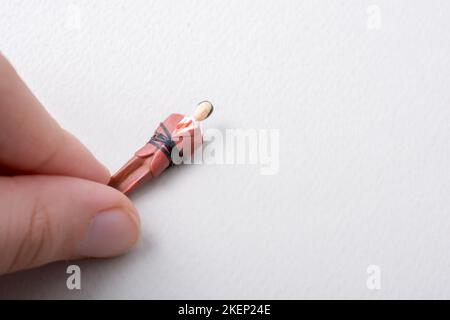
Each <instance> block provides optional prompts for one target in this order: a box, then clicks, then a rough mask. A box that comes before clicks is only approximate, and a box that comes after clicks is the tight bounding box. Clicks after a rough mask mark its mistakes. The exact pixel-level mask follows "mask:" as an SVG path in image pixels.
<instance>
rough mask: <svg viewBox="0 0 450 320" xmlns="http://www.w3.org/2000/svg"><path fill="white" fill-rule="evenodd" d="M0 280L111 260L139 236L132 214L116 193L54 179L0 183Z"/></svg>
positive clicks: (76, 180)
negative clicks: (62, 263) (86, 260)
mask: <svg viewBox="0 0 450 320" xmlns="http://www.w3.org/2000/svg"><path fill="white" fill-rule="evenodd" d="M0 190H1V192H0V253H1V254H0V274H2V273H7V272H12V271H17V270H21V269H27V268H32V267H36V266H40V265H44V264H47V263H49V262H52V261H57V260H71V259H76V258H82V257H110V256H115V255H118V254H121V253H123V252H125V251H127V250H128V249H129V248H130V247H132V246H133V244H134V243H135V242H136V240H137V238H138V235H139V218H138V215H137V213H136V210H135V208H134V207H133V205H132V204H131V202H130V201H129V200H128V198H127V197H125V196H124V195H123V194H122V193H120V192H118V191H117V190H115V189H113V188H111V187H108V186H105V185H102V184H99V183H96V182H92V181H88V180H82V179H79V178H69V177H59V176H39V175H35V176H19V177H2V178H0Z"/></svg>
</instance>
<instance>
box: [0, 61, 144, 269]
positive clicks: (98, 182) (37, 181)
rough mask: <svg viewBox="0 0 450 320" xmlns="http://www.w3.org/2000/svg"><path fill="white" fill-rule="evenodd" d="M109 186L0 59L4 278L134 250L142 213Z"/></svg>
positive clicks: (0, 262)
mask: <svg viewBox="0 0 450 320" xmlns="http://www.w3.org/2000/svg"><path fill="white" fill-rule="evenodd" d="M108 180H109V173H108V170H107V169H106V168H105V167H103V166H102V165H101V164H100V163H99V162H98V161H97V160H96V159H95V158H94V156H92V154H91V153H90V152H89V151H88V150H87V149H86V148H85V147H84V146H83V145H82V144H81V143H80V142H79V141H78V140H77V139H76V138H75V137H73V136H72V135H70V134H69V133H68V132H66V131H65V130H63V129H62V128H61V127H60V126H59V125H58V124H57V123H56V122H55V120H53V119H52V118H51V117H50V115H49V114H48V113H47V112H46V111H45V109H44V108H43V107H42V106H41V104H40V103H39V102H38V101H37V99H36V98H35V97H34V96H33V94H32V93H31V92H30V91H29V89H28V88H27V87H26V85H25V84H24V83H23V81H22V80H21V79H20V78H19V76H18V75H17V73H16V72H15V70H14V69H13V67H12V66H11V65H10V64H9V63H8V61H7V60H6V59H5V58H4V57H3V56H2V55H1V54H0V274H2V273H7V272H12V271H17V270H21V269H27V268H32V267H37V266H40V265H43V264H46V263H49V262H52V261H57V260H70V259H78V258H83V257H110V256H114V255H118V254H121V253H123V252H125V251H127V250H128V249H129V248H130V247H131V246H133V244H134V243H135V242H136V240H137V238H138V235H139V218H138V215H137V212H136V210H135V208H134V207H133V205H132V204H131V202H130V201H129V200H128V198H127V197H125V196H124V195H123V194H122V193H120V192H118V191H117V190H115V189H113V188H111V187H108V186H106V185H105V184H106V183H107V182H108Z"/></svg>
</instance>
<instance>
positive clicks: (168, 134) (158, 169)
mask: <svg viewBox="0 0 450 320" xmlns="http://www.w3.org/2000/svg"><path fill="white" fill-rule="evenodd" d="M213 110H214V107H213V105H212V104H211V103H210V102H208V101H203V102H200V103H199V104H198V105H197V109H196V110H195V112H194V114H193V115H192V116H183V115H181V114H177V113H173V114H171V115H170V116H169V117H167V119H166V120H164V122H162V123H161V124H160V125H159V127H158V128H157V129H156V130H155V133H154V134H153V136H152V137H151V139H150V140H149V141H148V143H147V144H146V145H145V146H143V147H142V148H141V149H139V150H138V151H136V153H135V154H134V156H133V157H132V158H131V159H130V160H129V161H128V162H127V163H126V164H125V165H124V166H123V167H122V168H120V169H119V171H118V172H117V173H116V174H115V175H113V176H112V177H111V180H110V181H109V184H108V185H110V186H111V187H113V188H116V189H118V190H119V191H121V192H123V193H125V194H128V193H129V192H130V191H132V190H134V189H135V188H136V187H138V186H139V185H141V184H142V183H143V182H145V181H148V180H150V179H152V178H153V177H157V176H159V175H160V174H161V173H162V172H163V171H164V170H166V169H167V168H168V167H169V166H170V165H172V164H173V161H172V159H173V156H177V157H181V156H183V151H185V152H189V153H190V155H192V154H193V153H194V151H195V149H197V148H198V147H199V146H200V145H201V144H202V143H203V137H202V132H201V129H200V126H199V124H200V122H201V121H203V120H205V119H206V118H208V117H209V116H210V115H211V113H212V112H213Z"/></svg>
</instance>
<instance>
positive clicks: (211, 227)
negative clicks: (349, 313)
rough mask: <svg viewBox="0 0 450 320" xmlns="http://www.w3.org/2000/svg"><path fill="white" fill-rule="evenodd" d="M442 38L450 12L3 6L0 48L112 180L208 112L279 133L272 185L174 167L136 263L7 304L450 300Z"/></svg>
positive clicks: (445, 41)
mask: <svg viewBox="0 0 450 320" xmlns="http://www.w3.org/2000/svg"><path fill="white" fill-rule="evenodd" d="M374 10H375V11H374ZM374 14H376V15H378V18H379V19H378V18H377V17H375V18H376V19H375V20H373V19H372V18H374V16H373V15H374ZM371 19H372V20H371ZM449 30H450V3H449V2H448V1H444V0H442V1H437V0H436V1H425V0H422V1H410V0H403V1H400V0H398V1H334V0H333V1H331V0H330V1H324V0H322V1H294V0H292V1H242V0H236V1H234V0H233V1H230V0H227V1H210V0H208V1H206V0H205V1H192V0H186V1H162V0H161V1H134V0H133V1H106V0H104V1H51V0H40V1H37V0H35V1H29V0H27V1H25V0H23V1H9V0H2V1H1V3H0V49H1V50H2V52H3V53H4V54H5V55H6V56H7V57H8V58H9V59H10V60H11V61H12V62H13V64H14V65H15V66H16V68H17V70H18V71H19V73H20V74H21V76H22V77H23V78H24V79H25V80H26V82H27V83H28V84H29V86H30V87H31V89H32V90H33V91H34V92H35V94H36V95H37V97H38V98H39V99H40V100H41V101H42V103H43V104H44V105H45V106H46V108H47V109H48V110H49V112H50V113H51V114H52V115H53V116H54V117H55V118H56V119H57V120H58V121H59V122H60V123H61V125H62V126H64V127H65V128H67V129H68V130H69V131H71V132H72V133H74V134H75V135H77V136H78V137H79V138H80V140H81V141H82V142H84V143H85V144H86V145H87V146H88V147H89V148H90V149H91V150H92V151H93V153H94V154H95V155H96V156H97V157H98V158H99V159H100V160H101V161H102V162H103V163H105V164H106V165H107V166H108V167H109V168H110V170H111V171H114V170H116V169H118V168H119V167H120V165H122V164H123V163H124V161H126V160H127V159H128V157H129V156H130V155H131V154H132V152H133V151H134V150H135V149H136V148H138V147H140V146H141V145H142V144H143V143H144V142H145V141H146V140H147V139H148V138H149V137H150V135H151V134H152V132H153V130H154V129H155V127H156V125H157V124H158V123H159V121H161V120H163V119H164V118H165V117H166V116H167V115H168V114H170V113H172V112H179V113H190V112H191V111H192V110H193V107H194V106H195V104H196V103H197V102H199V101H201V100H203V99H210V100H211V101H212V102H213V103H214V105H215V107H216V108H215V111H214V114H213V116H212V117H211V119H208V123H207V126H208V127H210V128H218V129H220V130H225V129H226V128H254V129H279V130H280V170H279V173H278V174H276V175H272V176H263V175H261V174H260V167H259V166H258V165H239V166H236V165H235V166H233V165H224V166H207V165H203V166H201V165H197V166H186V167H183V168H181V167H178V168H174V169H171V170H170V171H168V172H166V173H164V175H163V176H162V177H160V178H159V179H158V180H157V181H153V183H151V184H150V185H148V186H146V187H144V188H142V189H141V190H139V191H138V192H137V193H136V194H134V195H133V197H132V200H133V202H134V203H135V205H136V207H137V208H138V209H139V211H140V214H141V220H142V237H141V240H140V242H139V243H138V245H137V247H136V248H135V250H133V251H132V252H131V253H129V254H127V255H125V256H123V257H120V258H117V259H110V260H91V261H81V262H76V263H77V264H78V265H80V267H81V270H82V281H81V284H82V289H81V290H72V291H70V290H68V289H67V287H66V278H67V276H68V275H67V274H66V268H67V266H68V265H69V264H71V263H65V262H62V263H55V264H52V265H50V266H46V267H43V268H39V269H36V270H32V271H25V272H21V273H17V274H13V275H8V276H3V277H0V298H69V299H71V298H150V299H153V298H158V299H165V298H207V299H209V298H256V299H258V298H369V299H371V298H450V269H449V266H450V170H449V166H450V145H449V143H450V90H449V83H450V60H449V59H450V41H449ZM199 195H202V197H204V199H202V200H200V199H199ZM0 254H1V253H0ZM371 265H375V266H378V267H379V269H380V271H381V288H380V289H379V290H371V289H370V286H369V287H368V286H367V280H368V278H369V277H370V274H368V273H367V268H368V267H369V266H371ZM372 289H373V288H372Z"/></svg>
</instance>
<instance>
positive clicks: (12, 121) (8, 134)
mask: <svg viewBox="0 0 450 320" xmlns="http://www.w3.org/2000/svg"><path fill="white" fill-rule="evenodd" d="M0 127H1V128H2V129H1V130H0V150H1V152H0V163H1V164H3V165H5V166H8V167H11V168H15V169H18V170H21V171H24V172H34V173H42V174H57V175H70V176H76V177H80V178H86V179H90V180H94V181H99V182H102V183H106V182H107V181H108V179H109V173H108V170H107V169H106V168H105V167H103V166H102V165H101V164H100V163H99V162H98V161H97V160H96V159H95V158H94V156H93V155H92V154H91V153H90V152H89V151H88V150H87V149H86V147H84V146H83V145H82V144H81V143H80V142H79V141H78V140H77V139H76V138H75V137H73V136H72V135H71V134H69V133H67V132H66V131H65V130H63V129H62V128H61V127H60V126H59V125H58V124H57V123H56V121H55V120H54V119H53V118H52V117H51V116H50V115H49V114H48V113H47V111H46V110H45V109H44V108H43V107H42V105H41V104H40V103H39V101H38V100H37V99H36V98H35V97H34V96H33V94H32V93H31V91H30V90H29V89H28V88H27V86H26V85H25V83H24V82H23V81H22V80H21V79H20V77H19V76H18V75H17V73H16V72H15V70H14V68H13V67H12V66H11V65H10V64H9V63H8V61H7V60H6V59H5V58H4V57H3V56H2V55H1V54H0Z"/></svg>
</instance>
